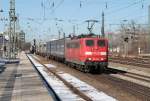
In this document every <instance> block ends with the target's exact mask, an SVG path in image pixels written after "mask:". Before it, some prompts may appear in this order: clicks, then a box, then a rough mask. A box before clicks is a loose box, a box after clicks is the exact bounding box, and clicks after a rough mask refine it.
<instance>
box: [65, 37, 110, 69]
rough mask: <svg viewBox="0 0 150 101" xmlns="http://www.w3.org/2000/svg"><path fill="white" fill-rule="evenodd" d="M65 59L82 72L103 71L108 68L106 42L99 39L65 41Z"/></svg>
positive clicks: (87, 38) (103, 39)
mask: <svg viewBox="0 0 150 101" xmlns="http://www.w3.org/2000/svg"><path fill="white" fill-rule="evenodd" d="M65 59H66V62H67V63H68V64H71V65H73V66H75V67H76V68H78V69H80V70H82V71H84V72H95V71H97V72H98V71H103V70H104V69H105V68H107V66H108V40H107V39H105V38H99V37H84V38H74V39H70V40H66V45H65Z"/></svg>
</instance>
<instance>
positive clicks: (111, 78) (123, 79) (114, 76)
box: [59, 63, 150, 101]
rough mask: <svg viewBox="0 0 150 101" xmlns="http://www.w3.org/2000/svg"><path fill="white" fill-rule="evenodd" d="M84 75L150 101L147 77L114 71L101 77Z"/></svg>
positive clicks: (149, 79)
mask: <svg viewBox="0 0 150 101" xmlns="http://www.w3.org/2000/svg"><path fill="white" fill-rule="evenodd" d="M59 64H61V63H59ZM62 65H64V64H62ZM85 75H86V76H88V77H90V78H93V79H96V80H97V81H102V78H103V80H104V82H106V83H110V84H113V85H117V86H119V87H121V88H123V89H124V90H126V91H127V92H130V93H131V94H133V95H135V96H138V97H140V98H141V99H142V100H143V101H150V86H149V85H150V77H148V76H143V75H141V74H134V73H128V72H125V71H120V70H115V69H108V70H106V71H105V73H104V74H101V75H99V74H97V75H93V74H88V73H86V74H85ZM140 83H141V84H140Z"/></svg>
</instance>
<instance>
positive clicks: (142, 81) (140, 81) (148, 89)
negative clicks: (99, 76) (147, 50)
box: [104, 69, 150, 101]
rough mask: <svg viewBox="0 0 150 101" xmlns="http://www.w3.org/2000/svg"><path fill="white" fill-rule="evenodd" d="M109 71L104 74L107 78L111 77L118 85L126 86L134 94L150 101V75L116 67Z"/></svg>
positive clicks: (145, 100)
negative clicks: (116, 68) (120, 69)
mask: <svg viewBox="0 0 150 101" xmlns="http://www.w3.org/2000/svg"><path fill="white" fill-rule="evenodd" d="M110 71H111V72H110ZM112 71H114V72H115V71H116V73H115V74H111V73H112ZM108 72H110V73H108V74H109V75H104V76H105V78H108V79H110V80H111V81H113V82H114V83H115V84H116V85H119V86H121V87H123V88H126V90H127V91H129V92H131V93H132V94H135V95H139V96H141V97H142V99H143V100H144V101H150V76H144V75H141V74H135V73H130V72H125V71H118V70H115V69H113V70H110V69H109V70H108ZM117 72H118V73H117Z"/></svg>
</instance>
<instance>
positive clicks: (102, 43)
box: [97, 40, 106, 47]
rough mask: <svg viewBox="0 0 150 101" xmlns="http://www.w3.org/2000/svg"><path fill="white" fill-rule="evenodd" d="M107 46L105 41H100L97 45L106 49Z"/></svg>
mask: <svg viewBox="0 0 150 101" xmlns="http://www.w3.org/2000/svg"><path fill="white" fill-rule="evenodd" d="M105 44H106V43H105V40H98V41H97V45H98V46H100V47H104V46H105Z"/></svg>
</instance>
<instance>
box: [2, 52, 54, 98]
mask: <svg viewBox="0 0 150 101" xmlns="http://www.w3.org/2000/svg"><path fill="white" fill-rule="evenodd" d="M19 57H20V64H8V65H6V66H5V67H3V69H2V68H1V71H0V101H53V98H52V96H51V95H50V94H49V92H48V90H47V89H46V87H45V86H44V84H43V82H42V79H41V78H40V77H39V75H38V73H37V71H36V70H35V69H34V67H33V66H32V64H31V63H30V61H29V60H28V58H27V56H26V55H25V53H24V52H22V53H20V56H19Z"/></svg>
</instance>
